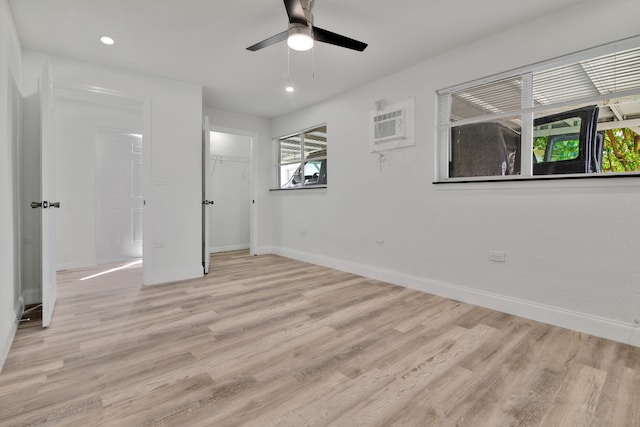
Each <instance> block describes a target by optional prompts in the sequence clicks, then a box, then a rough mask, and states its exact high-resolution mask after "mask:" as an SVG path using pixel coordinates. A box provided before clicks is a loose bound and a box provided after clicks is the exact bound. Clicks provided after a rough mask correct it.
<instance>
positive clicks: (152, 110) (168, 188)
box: [23, 50, 202, 284]
mask: <svg viewBox="0 0 640 427" xmlns="http://www.w3.org/2000/svg"><path fill="white" fill-rule="evenodd" d="M42 58H43V55H42V54H41V53H39V52H34V51H29V50H25V51H24V52H23V67H24V87H25V93H27V94H30V93H33V92H35V91H36V82H37V77H38V75H39V74H40V72H41V71H40V70H41V68H42V67H41V63H42ZM50 63H51V69H52V74H53V79H54V86H56V87H58V88H61V87H63V88H73V89H89V90H93V91H96V90H98V91H100V92H101V93H106V94H110V95H117V96H122V97H126V98H131V99H135V100H142V101H147V103H148V105H149V108H148V110H143V111H145V113H143V114H144V116H145V120H147V119H148V121H147V122H146V124H145V130H144V134H145V138H149V141H148V144H147V140H146V139H145V141H144V142H143V144H146V145H145V147H150V153H149V154H150V157H151V159H150V160H151V161H150V162H149V161H148V159H147V158H145V160H144V162H145V171H147V172H145V174H146V176H145V199H146V201H147V204H146V206H145V212H144V218H145V219H144V224H145V253H144V259H145V265H144V270H145V284H156V283H163V282H170V281H175V280H183V279H189V278H193V277H198V276H201V275H202V264H201V247H202V246H201V237H202V225H201V210H200V208H201V188H202V185H201V182H202V181H201V180H202V175H201V167H200V165H201V156H202V154H201V153H202V151H201V145H202V144H201V135H202V132H201V128H202V88H201V87H200V86H197V85H193V84H189V83H183V82H179V81H174V80H168V79H163V78H158V77H153V76H150V75H145V74H139V73H133V72H128V71H124V70H120V69H115V68H109V67H104V66H98V65H93V64H89V63H84V62H79V61H74V60H69V59H66V58H60V57H55V56H50ZM147 116H148V117H147ZM147 126H148V127H149V129H147V128H146V127H147ZM146 154H147V153H145V155H146ZM147 166H150V168H148V167H147ZM63 215H65V210H64V209H63V208H61V209H60V211H59V212H58V217H61V216H63ZM148 235H150V236H151V239H148ZM147 240H152V241H147ZM147 245H148V246H147ZM147 249H148V250H147Z"/></svg>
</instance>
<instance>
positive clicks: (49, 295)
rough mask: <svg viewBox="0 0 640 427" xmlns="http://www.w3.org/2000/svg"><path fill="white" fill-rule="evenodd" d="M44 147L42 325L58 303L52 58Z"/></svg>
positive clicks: (43, 100) (43, 96) (44, 89)
mask: <svg viewBox="0 0 640 427" xmlns="http://www.w3.org/2000/svg"><path fill="white" fill-rule="evenodd" d="M39 90H40V150H41V157H40V162H41V171H42V175H41V187H40V188H41V193H40V194H41V197H40V200H41V201H40V202H38V204H39V206H38V207H40V208H41V224H42V249H41V251H42V326H43V327H47V326H49V324H50V323H51V317H52V316H53V308H54V306H55V304H56V296H57V287H56V286H57V282H56V209H57V208H59V207H60V203H59V202H57V201H56V151H55V128H54V111H55V110H54V94H53V80H52V77H51V69H50V67H49V62H48V61H47V60H45V63H44V67H43V73H42V82H41V85H40V88H39Z"/></svg>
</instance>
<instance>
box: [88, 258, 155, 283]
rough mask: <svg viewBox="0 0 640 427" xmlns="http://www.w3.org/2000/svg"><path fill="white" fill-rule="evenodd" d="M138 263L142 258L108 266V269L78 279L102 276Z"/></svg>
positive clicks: (140, 262)
mask: <svg viewBox="0 0 640 427" xmlns="http://www.w3.org/2000/svg"><path fill="white" fill-rule="evenodd" d="M140 264H142V260H141V259H139V260H136V261H133V262H130V263H128V264H125V265H122V266H120V267H115V268H110V269H108V270H105V271H101V272H100V273H96V274H92V275H91V276H87V277H83V278H81V279H80V280H89V279H93V278H94V277H99V276H104V275H105V274H110V273H114V272H116V271H119V270H125V269H127V268H129V267H134V266H136V265H140Z"/></svg>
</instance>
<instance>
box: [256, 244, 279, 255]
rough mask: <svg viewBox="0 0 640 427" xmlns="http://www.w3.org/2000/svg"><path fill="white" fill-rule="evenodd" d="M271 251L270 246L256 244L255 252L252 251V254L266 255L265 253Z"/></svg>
mask: <svg viewBox="0 0 640 427" xmlns="http://www.w3.org/2000/svg"><path fill="white" fill-rule="evenodd" d="M272 253H274V252H273V247H271V246H258V247H257V248H256V250H255V252H254V253H253V255H267V254H272Z"/></svg>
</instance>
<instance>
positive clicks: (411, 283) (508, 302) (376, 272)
mask: <svg viewBox="0 0 640 427" xmlns="http://www.w3.org/2000/svg"><path fill="white" fill-rule="evenodd" d="M272 249H273V253H274V254H276V255H280V256H283V257H287V258H292V259H297V260H300V261H305V262H309V263H312V264H317V265H321V266H324V267H329V268H334V269H336V270H340V271H345V272H348V273H353V274H358V275H360V276H364V277H368V278H371V279H376V280H381V281H384V282H388V283H392V284H394V285H399V286H403V287H405V288H410V289H414V290H417V291H420V292H424V293H428V294H433V295H438V296H441V297H444V298H449V299H453V300H456V301H461V302H464V303H468V304H473V305H478V306H482V307H486V308H490V309H492V310H497V311H500V312H503V313H509V314H513V315H515V316H520V317H525V318H527V319H531V320H535V321H538V322H543V323H547V324H550V325H555V326H560V327H563V328H567V329H572V330H574V331H578V332H583V333H586V334H590V335H594V336H597V337H601V338H606V339H610V340H613V341H618V342H621V343H625V344H630V345H634V346H637V347H640V327H639V326H638V325H634V324H632V323H624V322H619V321H616V320H611V319H606V318H604V317H599V316H593V315H590V314H587V313H580V312H576V311H572V310H567V309H564V308H560V307H554V306H550V305H546V304H539V303H536V302H533V301H527V300H522V299H519V298H514V297H510V296H506V295H499V294H494V293H491V292H484V291H480V290H477V289H471V288H467V287H463V286H459V285H455V284H451V283H445V282H440V281H437V280H432V279H428V278H424V277H418V276H412V275H409V274H404V273H400V272H397V271H392V270H387V269H383V268H378V267H374V266H370V265H366V264H360V263H355V262H351V261H344V260H341V259H336V258H330V257H325V256H322V255H315V254H310V253H307V252H301V251H296V250H292V249H286V248H282V247H273V248H272Z"/></svg>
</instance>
